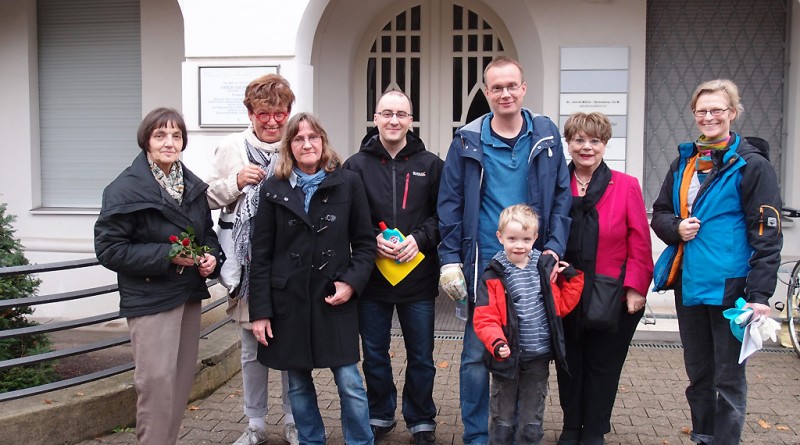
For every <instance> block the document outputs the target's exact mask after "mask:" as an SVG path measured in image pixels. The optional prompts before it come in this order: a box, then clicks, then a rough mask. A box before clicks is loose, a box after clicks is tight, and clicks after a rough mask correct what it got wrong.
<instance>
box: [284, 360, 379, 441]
mask: <svg viewBox="0 0 800 445" xmlns="http://www.w3.org/2000/svg"><path fill="white" fill-rule="evenodd" d="M331 371H332V372H333V380H334V381H335V382H336V387H337V388H338V389H339V403H340V405H341V415H342V431H343V433H344V442H345V443H346V444H348V445H350V444H353V445H372V444H373V443H374V441H373V438H372V429H371V428H370V426H369V406H368V405H367V393H366V391H364V383H363V382H362V381H361V375H360V374H359V373H358V366H357V365H356V364H355V363H353V364H350V365H345V366H339V367H337V368H331ZM289 400H290V401H291V403H292V411H293V413H294V420H295V425H296V426H297V434H298V436H299V439H300V443H302V444H316V445H325V425H324V424H323V423H322V416H321V415H320V413H319V405H317V390H316V388H315V387H314V379H313V377H311V371H289Z"/></svg>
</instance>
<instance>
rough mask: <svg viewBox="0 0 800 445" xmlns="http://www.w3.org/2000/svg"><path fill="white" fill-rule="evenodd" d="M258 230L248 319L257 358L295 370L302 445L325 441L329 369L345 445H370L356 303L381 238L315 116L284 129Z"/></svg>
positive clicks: (292, 390)
mask: <svg viewBox="0 0 800 445" xmlns="http://www.w3.org/2000/svg"><path fill="white" fill-rule="evenodd" d="M253 225H254V226H253V234H252V238H251V239H252V258H251V263H250V320H252V321H253V334H254V335H255V337H256V339H257V340H258V341H259V343H260V345H259V347H258V360H259V361H260V362H261V363H263V364H264V365H265V366H267V367H270V368H274V369H280V370H287V371H289V399H290V400H291V404H292V410H293V412H294V416H295V422H296V425H297V431H298V435H299V439H300V443H304V444H324V443H325V427H324V425H323V422H322V416H321V415H320V412H319V407H318V405H317V397H316V388H315V387H314V381H313V378H312V375H311V372H312V370H313V369H316V368H330V369H331V371H332V372H333V378H334V381H335V382H336V386H337V387H338V389H339V398H340V403H341V416H342V430H343V433H344V441H345V443H347V444H348V445H349V444H372V443H373V436H372V430H371V428H370V425H369V406H368V404H367V394H366V391H365V389H364V383H363V381H362V379H361V375H360V374H359V372H358V367H357V363H358V361H359V360H360V355H359V349H358V311H357V306H356V301H355V299H356V297H357V296H358V295H359V294H360V293H361V291H362V290H363V289H364V287H365V286H366V284H367V281H369V277H370V273H371V272H372V266H373V263H374V258H375V235H374V234H373V231H372V223H371V221H370V215H369V204H368V202H367V196H366V193H365V191H364V186H363V185H362V183H361V179H360V178H359V177H358V176H357V175H356V174H355V173H353V172H351V171H348V170H342V168H341V161H340V159H339V157H338V156H337V155H336V152H335V151H333V149H332V148H331V147H330V144H329V141H328V135H327V133H326V132H325V130H324V129H323V128H322V125H321V123H320V122H319V120H318V119H317V118H316V117H314V116H313V115H311V114H308V113H300V114H297V115H295V116H294V117H292V118H291V119H290V120H289V122H288V123H287V124H286V129H285V132H284V136H283V140H282V141H281V146H280V152H279V158H278V164H277V166H276V167H275V174H274V176H272V177H271V178H269V179H268V180H267V181H266V182H265V183H264V185H263V186H262V187H261V191H260V193H259V207H258V213H257V214H256V216H255V219H254V222H253Z"/></svg>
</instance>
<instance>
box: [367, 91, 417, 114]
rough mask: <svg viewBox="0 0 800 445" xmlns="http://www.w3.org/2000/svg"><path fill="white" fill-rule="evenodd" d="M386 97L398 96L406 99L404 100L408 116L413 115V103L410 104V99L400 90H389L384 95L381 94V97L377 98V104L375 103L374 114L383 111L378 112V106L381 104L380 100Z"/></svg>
mask: <svg viewBox="0 0 800 445" xmlns="http://www.w3.org/2000/svg"><path fill="white" fill-rule="evenodd" d="M386 96H400V97H405V98H406V100H407V101H408V114H411V115H413V114H414V104H413V103H411V98H410V97H408V94H406V93H404V92H402V91H401V90H389V91H387V92H385V93H383V94H381V97H379V98H378V101H377V102H375V114H377V113H380V112H381V111H383V110H378V105H380V104H381V101H382V100H383V98H384V97H386Z"/></svg>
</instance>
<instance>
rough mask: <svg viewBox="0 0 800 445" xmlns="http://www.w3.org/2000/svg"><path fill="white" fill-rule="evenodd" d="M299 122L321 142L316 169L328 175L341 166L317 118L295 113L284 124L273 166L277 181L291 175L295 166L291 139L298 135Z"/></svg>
mask: <svg viewBox="0 0 800 445" xmlns="http://www.w3.org/2000/svg"><path fill="white" fill-rule="evenodd" d="M300 122H306V123H308V125H309V126H310V127H311V129H312V130H313V131H314V133H317V134H318V135H319V137H320V138H321V141H322V155H321V157H320V159H319V165H318V166H317V168H318V169H319V168H324V169H325V171H326V172H328V173H330V172H332V171H334V170H336V168H337V167H339V166H340V165H341V164H342V161H341V159H339V155H337V154H336V152H335V151H334V150H333V147H331V144H330V141H329V139H328V133H327V132H326V131H325V129H324V128H322V123H321V122H320V120H319V118H317V117H316V116H314V115H313V114H311V113H297V114H295V115H294V116H292V118H291V119H289V122H287V123H286V128H285V129H284V131H283V139H281V148H280V150H279V152H278V162H277V164H276V165H275V176H277V177H278V179H287V178H288V177H289V176H291V174H292V169H293V168H294V167H295V166H297V160H296V159H295V158H294V155H292V139H294V137H295V136H297V133H300Z"/></svg>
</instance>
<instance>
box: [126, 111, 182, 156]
mask: <svg viewBox="0 0 800 445" xmlns="http://www.w3.org/2000/svg"><path fill="white" fill-rule="evenodd" d="M170 122H172V124H173V125H174V126H176V127H178V128H179V129H180V130H181V135H182V136H183V147H181V151H183V150H186V144H188V143H189V134H188V133H187V132H186V122H184V120H183V116H181V113H179V112H178V110H176V109H174V108H166V107H160V108H156V109H155V110H153V111H151V112H149V113H147V116H145V117H144V119H142V123H140V124H139V129H138V130H137V131H136V142H138V143H139V148H141V149H142V150H143V151H147V146H148V144H149V143H150V136H152V135H153V132H154V131H156V130H157V129H159V128H166V127H167V126H168V125H169V123H170Z"/></svg>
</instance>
